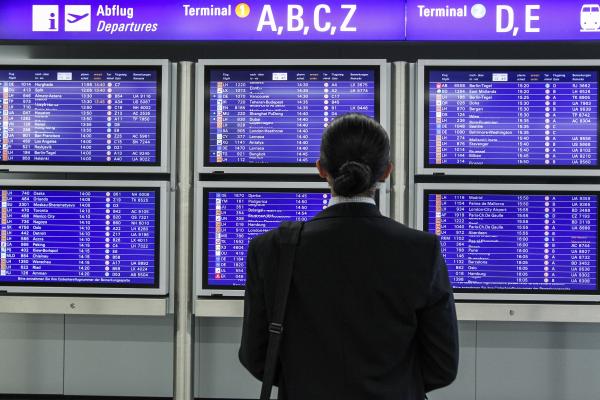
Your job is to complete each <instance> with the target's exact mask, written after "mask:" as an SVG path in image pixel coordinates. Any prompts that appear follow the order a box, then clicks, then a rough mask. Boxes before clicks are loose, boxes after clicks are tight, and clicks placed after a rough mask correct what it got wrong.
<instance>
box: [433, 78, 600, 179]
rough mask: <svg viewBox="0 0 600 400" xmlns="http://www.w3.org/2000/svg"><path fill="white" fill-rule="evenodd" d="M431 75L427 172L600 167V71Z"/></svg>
mask: <svg viewBox="0 0 600 400" xmlns="http://www.w3.org/2000/svg"><path fill="white" fill-rule="evenodd" d="M425 73H426V88H425V91H426V97H427V98H428V101H427V102H426V104H425V109H426V114H427V115H426V121H425V126H426V138H425V141H426V146H425V153H426V154H425V160H426V166H428V167H436V168H445V167H446V168H447V167H460V168H485V167H499V168H511V167H516V168H580V169H586V168H598V145H599V143H598V71H596V70H583V69H577V70H573V69H542V70H540V69H525V68H517V67H515V68H512V69H504V70H503V69H499V68H494V69H491V68H490V69H469V70H466V69H437V68H436V69H427V70H426V72H425Z"/></svg>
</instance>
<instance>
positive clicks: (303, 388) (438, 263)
mask: <svg viewBox="0 0 600 400" xmlns="http://www.w3.org/2000/svg"><path fill="white" fill-rule="evenodd" d="M278 263H279V237H278V230H274V231H271V232H268V233H266V234H264V235H261V236H258V237H256V238H254V239H253V240H252V241H251V243H250V246H249V250H248V258H247V285H246V293H245V304H244V323H243V333H242V342H241V348H240V351H239V358H240V361H241V362H242V364H243V365H244V366H245V367H246V368H247V369H248V371H250V373H252V374H253V375H254V376H255V377H256V378H258V379H262V375H263V370H264V362H265V354H266V348H267V341H268V324H269V322H270V317H271V310H272V307H273V297H274V294H275V278H276V270H277V268H278ZM457 368H458V333H457V322H456V312H455V308H454V299H453V295H452V290H451V287H450V283H449V279H448V272H447V269H446V264H445V262H444V259H443V256H442V254H441V251H440V243H439V240H438V239H437V237H436V236H434V235H431V234H428V233H424V232H420V231H416V230H412V229H409V228H407V227H405V226H404V225H402V224H400V223H398V222H395V221H393V220H392V219H389V218H386V217H383V216H382V215H381V214H380V213H379V210H378V209H377V207H375V206H373V205H370V204H364V203H345V204H338V205H335V206H332V207H329V208H327V209H326V210H324V211H323V212H321V213H320V214H318V215H317V216H316V217H315V218H314V219H312V220H311V221H309V222H307V223H306V224H305V226H304V230H303V231H302V234H301V236H300V243H299V244H298V248H297V250H296V260H295V263H294V272H293V277H292V286H291V290H290V295H289V300H288V309H287V313H286V318H285V323H284V332H283V338H282V344H281V354H280V370H279V371H280V372H279V376H278V383H279V399H287V400H321V399H323V400H338V399H339V400H413V399H414V400H422V399H423V398H424V397H425V393H426V392H428V391H431V390H434V389H437V388H441V387H443V386H446V385H449V384H450V383H451V382H452V381H453V380H454V379H455V377H456V372H457Z"/></svg>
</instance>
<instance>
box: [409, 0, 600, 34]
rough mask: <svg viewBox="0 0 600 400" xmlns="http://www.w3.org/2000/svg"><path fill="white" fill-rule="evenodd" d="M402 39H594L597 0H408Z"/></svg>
mask: <svg viewBox="0 0 600 400" xmlns="http://www.w3.org/2000/svg"><path fill="white" fill-rule="evenodd" d="M406 20H407V25H406V39H407V40H429V41H432V40H436V41H439V40H444V41H457V40H465V41H466V40H469V41H476V40H495V41H512V40H530V41H537V40H598V39H600V0H582V1H577V0H576V1H573V0H568V1H566V0H544V1H540V0H537V1H536V0H500V1H490V0H475V1H463V2H460V1H455V2H450V1H446V0H407V3H406Z"/></svg>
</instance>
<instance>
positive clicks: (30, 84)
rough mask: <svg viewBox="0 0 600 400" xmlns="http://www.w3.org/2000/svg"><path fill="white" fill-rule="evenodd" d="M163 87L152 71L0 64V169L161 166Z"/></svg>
mask: <svg viewBox="0 0 600 400" xmlns="http://www.w3.org/2000/svg"><path fill="white" fill-rule="evenodd" d="M160 82H161V70H160V68H152V67H143V68H139V69H138V68H130V67H125V68H119V69H116V68H108V69H107V68H101V69H98V68H96V67H76V68H72V67H64V68H63V67H48V68H46V67H36V66H25V67H14V66H11V67H7V66H4V67H0V100H1V102H2V110H3V112H2V125H1V130H2V157H1V160H0V165H1V164H62V165H65V164H66V165H72V164H75V165H123V166H125V165H145V166H155V165H160V150H159V149H160V113H161V100H160V92H159V88H160V86H161V83H160Z"/></svg>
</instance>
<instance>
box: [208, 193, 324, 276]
mask: <svg viewBox="0 0 600 400" xmlns="http://www.w3.org/2000/svg"><path fill="white" fill-rule="evenodd" d="M329 199H330V194H329V191H328V190H322V191H319V190H304V191H303V190H290V191H285V190H282V191H241V190H240V191H237V190H231V191H229V190H228V191H217V190H210V191H208V192H205V203H204V204H205V206H204V207H205V216H206V218H205V232H206V235H205V243H204V249H205V272H206V273H207V274H208V279H207V283H208V286H209V287H225V288H227V287H231V288H235V287H238V288H239V287H243V286H244V285H245V284H246V253H247V251H248V243H249V242H250V240H251V239H252V238H254V237H255V236H258V235H260V234H263V233H265V232H268V231H270V230H272V229H275V228H277V227H278V226H279V225H280V223H281V222H282V221H308V220H309V219H311V218H312V217H314V216H315V215H317V214H318V213H319V212H321V211H323V209H324V208H326V206H327V205H328V203H329Z"/></svg>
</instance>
